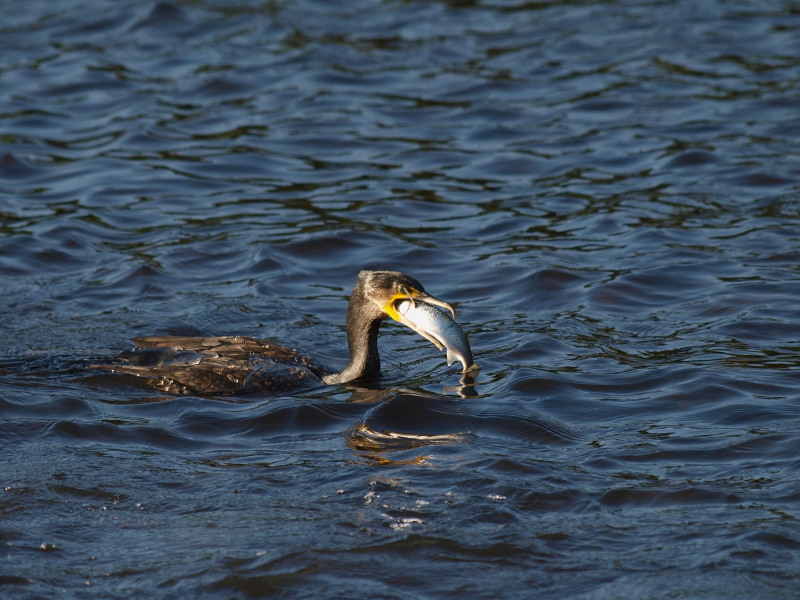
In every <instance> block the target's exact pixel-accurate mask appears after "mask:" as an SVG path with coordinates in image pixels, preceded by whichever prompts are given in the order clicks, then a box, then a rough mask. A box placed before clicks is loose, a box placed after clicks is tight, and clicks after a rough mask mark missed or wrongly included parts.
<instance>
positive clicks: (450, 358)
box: [447, 348, 456, 367]
mask: <svg viewBox="0 0 800 600" xmlns="http://www.w3.org/2000/svg"><path fill="white" fill-rule="evenodd" d="M455 361H456V355H455V354H453V353H452V352H451V350H450V348H448V349H447V366H448V367H449V366H450V365H452V364H453V363H454V362H455Z"/></svg>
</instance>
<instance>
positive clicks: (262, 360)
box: [94, 271, 472, 394]
mask: <svg viewBox="0 0 800 600" xmlns="http://www.w3.org/2000/svg"><path fill="white" fill-rule="evenodd" d="M409 300H411V301H413V302H424V303H426V304H429V305H434V306H439V307H442V308H444V309H447V310H448V311H450V312H451V313H452V315H453V317H455V310H454V309H453V307H452V306H451V305H450V304H448V303H446V302H442V301H441V300H437V299H436V298H434V297H433V296H430V295H429V294H428V293H427V292H426V291H425V289H424V288H423V287H422V284H420V283H419V281H417V280H416V279H414V278H413V277H409V276H408V275H405V274H403V273H400V272H398V271H361V272H360V273H359V274H358V279H357V280H356V284H355V287H353V292H352V294H351V295H350V302H349V305H348V309H347V326H346V328H347V344H348V346H349V348H350V361H349V362H348V363H347V365H346V366H345V367H344V368H343V369H342V370H341V371H338V372H330V371H328V370H327V369H325V368H324V367H323V366H322V365H320V364H319V363H318V362H317V361H315V360H314V359H313V358H311V357H309V356H307V355H306V354H303V353H301V352H299V351H297V350H295V349H292V348H285V347H283V346H278V345H275V344H272V343H270V342H267V341H265V340H260V339H257V338H252V337H241V336H225V337H182V336H164V337H140V338H135V339H134V340H133V342H134V343H135V344H136V346H137V347H136V348H135V349H134V350H131V351H128V352H123V353H122V354H120V355H119V356H118V357H117V359H116V361H115V364H109V365H94V367H96V368H98V369H103V370H106V371H112V372H114V373H125V374H129V375H136V376H138V377H140V378H141V379H140V381H141V383H143V384H144V385H145V386H146V387H151V388H155V389H158V390H162V391H165V392H169V393H172V394H235V393H245V392H250V391H259V390H262V391H275V390H286V389H290V388H293V387H296V386H298V385H302V384H303V383H307V382H308V383H312V382H316V383H319V382H322V383H325V384H337V383H346V382H349V381H355V380H357V379H364V378H367V377H371V376H374V375H377V374H378V372H379V371H380V366H381V361H380V356H379V355H378V331H379V329H380V325H381V322H382V321H383V320H385V319H387V318H392V319H394V320H396V321H399V322H401V323H404V324H406V325H408V326H409V327H410V328H412V329H414V330H415V331H417V332H418V333H420V334H421V335H423V336H424V337H426V338H428V339H430V340H431V341H432V342H434V343H436V345H437V346H439V347H440V348H441V347H442V345H444V346H447V347H448V349H450V348H451V347H453V348H455V351H456V352H457V353H460V354H461V355H462V356H464V355H465V356H467V357H468V359H466V360H465V359H462V362H464V367H465V369H467V368H469V367H471V366H472V354H471V352H470V350H469V342H467V341H466V336H464V334H463V332H462V331H461V330H460V328H458V326H457V325H456V324H455V322H452V325H453V326H455V328H456V329H457V331H458V333H460V335H458V336H455V335H453V336H452V337H453V339H450V338H448V337H443V336H442V333H441V332H438V331H434V332H433V333H432V335H431V334H429V333H430V332H428V331H426V330H425V323H424V321H423V323H421V324H420V323H410V322H409V321H408V320H407V317H406V315H405V314H400V313H398V305H399V304H400V303H401V302H404V301H409ZM406 306H407V305H403V307H402V308H403V309H405V308H406ZM421 316H425V315H424V314H421ZM442 316H443V317H445V316H446V315H444V313H442ZM446 319H448V320H449V319H450V317H449V316H446ZM437 336H438V337H437ZM437 340H438V341H439V342H441V343H440V344H439V343H437ZM464 345H466V348H464ZM448 356H449V354H448ZM467 363H469V364H467Z"/></svg>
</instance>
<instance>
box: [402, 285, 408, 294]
mask: <svg viewBox="0 0 800 600" xmlns="http://www.w3.org/2000/svg"><path fill="white" fill-rule="evenodd" d="M400 293H401V294H403V295H404V296H408V290H407V289H406V286H404V285H401V286H400Z"/></svg>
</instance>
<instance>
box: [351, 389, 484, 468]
mask: <svg viewBox="0 0 800 600" xmlns="http://www.w3.org/2000/svg"><path fill="white" fill-rule="evenodd" d="M351 401H355V402H371V403H374V406H372V407H371V408H369V409H368V410H367V411H365V412H364V413H363V415H362V416H361V418H359V419H358V420H357V421H356V422H355V423H353V425H351V426H350V427H349V428H348V429H347V431H346V432H345V443H346V444H347V446H348V447H349V448H351V449H352V450H354V451H356V452H357V453H358V454H359V456H361V457H362V458H365V459H368V460H370V461H371V462H375V463H378V464H417V463H420V462H423V461H425V460H426V456H425V455H419V454H416V453H413V452H412V456H408V454H407V453H406V452H404V451H409V450H415V449H421V448H427V447H430V446H442V445H449V444H457V443H462V442H464V441H466V440H467V439H468V438H469V437H471V436H472V432H471V431H470V425H471V419H470V417H469V415H468V413H467V411H466V409H465V407H464V406H463V405H462V404H461V403H460V402H459V401H458V399H457V398H454V397H452V396H438V395H435V394H430V393H426V392H419V391H413V390H406V389H389V390H357V391H354V392H353V396H352V397H351ZM392 454H397V456H391V455H392ZM400 455H402V456H400Z"/></svg>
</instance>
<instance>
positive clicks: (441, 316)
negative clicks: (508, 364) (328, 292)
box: [348, 271, 476, 372]
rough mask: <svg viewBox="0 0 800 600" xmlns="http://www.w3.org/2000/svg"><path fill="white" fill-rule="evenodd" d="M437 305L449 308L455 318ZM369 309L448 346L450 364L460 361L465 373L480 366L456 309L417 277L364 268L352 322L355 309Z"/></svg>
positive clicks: (376, 317) (374, 316)
mask: <svg viewBox="0 0 800 600" xmlns="http://www.w3.org/2000/svg"><path fill="white" fill-rule="evenodd" d="M354 300H355V302H354ZM426 305H430V306H426ZM433 306H438V307H439V308H443V309H445V310H447V311H448V312H449V313H450V315H452V316H453V318H450V315H448V314H446V313H444V312H442V311H440V310H437V309H436V308H433ZM365 310H366V311H368V312H367V314H369V315H371V319H372V320H373V321H379V320H381V319H385V318H387V317H389V318H392V319H394V320H395V321H398V322H399V323H402V324H403V325H405V326H406V327H408V328H409V329H412V330H413V331H416V332H417V333H418V334H420V335H421V336H422V337H424V338H425V339H427V340H429V341H430V342H432V343H433V344H434V345H435V346H436V347H437V348H439V349H440V350H441V349H443V348H446V349H447V364H448V365H449V364H451V363H452V362H453V361H454V360H459V361H461V363H462V364H463V365H464V372H466V371H467V370H469V369H473V368H476V367H474V363H473V362H472V350H471V349H470V346H469V340H468V339H467V336H466V334H465V333H464V332H463V331H462V329H461V327H459V325H458V323H456V322H455V321H454V320H453V319H454V318H455V316H456V311H455V309H454V308H453V307H452V306H451V305H450V304H448V303H447V302H443V301H442V300H438V299H437V298H434V297H433V296H431V295H430V294H428V293H427V292H426V291H425V288H423V287H422V284H421V283H420V282H419V281H417V280H416V279H414V278H413V277H409V276H408V275H406V274H404V273H400V272H399V271H361V272H360V273H359V274H358V281H357V282H356V286H355V288H354V289H353V296H351V299H350V309H349V310H348V321H349V320H350V318H351V311H352V315H353V316H354V315H356V314H358V315H363V314H364V311H365Z"/></svg>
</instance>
